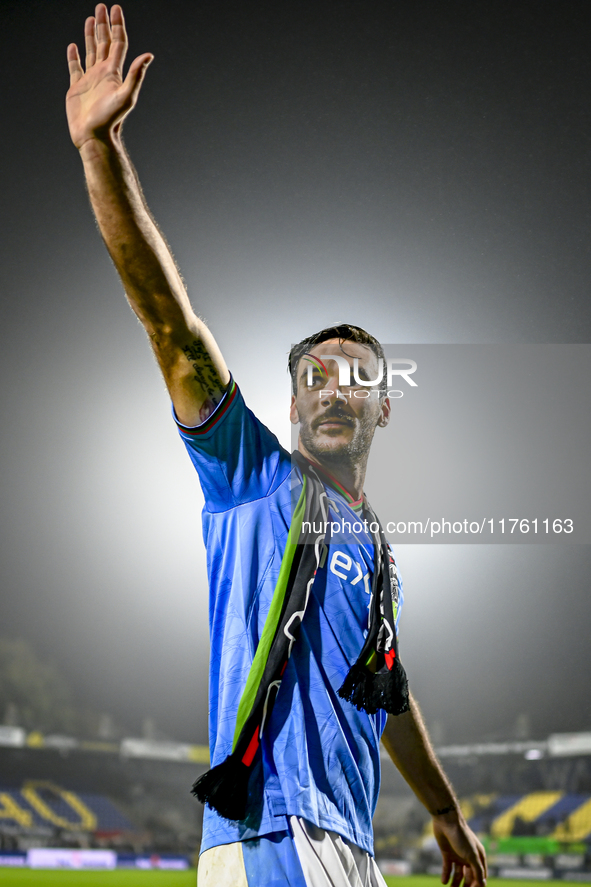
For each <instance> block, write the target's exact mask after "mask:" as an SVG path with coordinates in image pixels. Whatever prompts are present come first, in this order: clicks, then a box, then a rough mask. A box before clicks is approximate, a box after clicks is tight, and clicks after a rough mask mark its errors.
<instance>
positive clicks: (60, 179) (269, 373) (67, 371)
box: [0, 0, 591, 742]
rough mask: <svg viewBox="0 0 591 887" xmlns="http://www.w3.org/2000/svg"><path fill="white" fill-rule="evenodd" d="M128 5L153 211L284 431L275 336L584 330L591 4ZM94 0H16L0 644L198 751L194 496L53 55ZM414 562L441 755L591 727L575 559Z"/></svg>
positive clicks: (201, 602)
mask: <svg viewBox="0 0 591 887" xmlns="http://www.w3.org/2000/svg"><path fill="white" fill-rule="evenodd" d="M124 10H125V12H126V17H127V24H128V30H129V33H130V42H131V48H130V56H129V58H130V59H132V58H134V57H135V56H136V55H137V54H139V53H140V52H144V51H151V52H153V53H154V56H155V61H154V62H153V64H152V66H151V67H150V69H149V71H148V73H147V76H146V82H145V85H144V87H143V89H142V94H141V96H140V101H139V105H138V108H137V109H136V110H135V111H134V113H133V116H132V117H131V118H130V119H129V121H128V122H127V125H126V131H125V136H126V142H127V145H128V147H129V150H130V153H131V155H132V157H133V160H134V163H135V165H136V167H137V169H138V172H139V175H140V177H141V180H142V183H143V186H144V190H145V193H146V196H147V199H148V202H149V204H150V206H151V209H152V211H153V212H154V214H155V216H156V218H157V220H158V221H159V223H160V225H161V227H162V229H163V230H164V232H165V233H166V236H167V238H168V240H169V242H170V244H171V246H172V248H173V250H174V252H175V255H176V257H177V260H178V262H179V264H180V267H181V269H182V271H183V274H184V277H185V279H186V282H187V286H188V289H189V292H190V295H191V298H192V300H193V303H194V305H195V307H196V310H197V311H198V312H199V313H201V314H202V315H203V316H204V317H205V318H206V319H207V321H208V323H209V324H210V326H211V328H212V330H213V332H214V334H215V336H216V337H217V339H218V341H219V342H220V345H221V347H222V350H223V352H224V354H225V356H226V359H227V362H228V364H229V366H230V368H231V370H232V371H233V373H234V375H235V377H236V378H237V380H238V382H239V383H240V384H241V387H242V388H243V390H244V392H245V395H246V397H247V400H248V402H249V403H250V405H251V406H252V407H253V408H254V409H255V411H256V412H257V414H258V415H259V416H260V417H261V418H262V419H263V420H264V421H265V422H267V424H269V425H270V426H271V427H273V429H274V430H275V431H276V432H277V433H278V435H279V436H280V438H281V440H282V441H283V442H284V443H285V444H286V445H288V443H289V426H288V422H287V404H288V398H289V385H288V379H287V375H286V373H285V368H284V367H285V359H286V354H287V351H288V349H289V346H290V344H291V342H292V341H297V340H299V339H300V338H302V337H303V336H304V335H307V334H309V333H310V332H312V331H314V330H315V329H319V328H321V327H322V326H325V325H326V324H328V323H332V322H335V321H336V322H338V321H341V320H348V321H350V322H352V323H357V324H359V325H361V326H364V327H366V328H368V329H369V330H370V331H372V332H373V333H374V334H375V335H377V336H379V337H380V338H381V339H382V340H383V341H385V342H390V343H474V344H479V343H494V342H498V343H546V342H557V343H585V342H589V341H590V331H591V302H590V300H589V281H590V279H591V256H590V252H589V222H590V214H589V191H590V185H591V170H590V165H589V138H590V133H591V127H590V124H591V121H590V115H589V95H588V93H589V82H590V74H591V71H590V62H589V58H590V47H589V34H590V33H591V21H590V18H591V8H590V7H589V4H587V3H584V2H562V3H560V4H558V3H540V2H511V3H505V2H494V3H493V2H491V3H483V2H469V3H468V2H449V3H445V4H443V3H440V2H413V3H398V2H393V3H372V2H369V3H368V2H353V3H351V2H332V3H330V2H309V3H295V2H282V3H270V2H268V3H267V2H258V0H257V2H241V3H228V2H208V3H194V2H179V0H167V2H165V3H164V2H162V3H156V2H151V0H142V2H139V0H129V2H127V3H126V4H125V5H124ZM92 11H93V10H92V6H91V5H88V4H86V3H82V2H80V0H70V2H62V0H60V2H47V0H18V2H2V3H1V4H0V33H1V34H2V43H3V48H2V53H1V56H0V64H1V65H2V79H1V84H2V90H1V101H2V123H3V126H2V142H1V144H2V164H1V169H2V192H1V193H2V205H3V236H2V263H1V267H0V279H1V284H2V286H1V294H2V303H1V305H2V314H1V320H2V323H1V326H0V330H1V335H2V341H1V351H0V354H1V360H2V379H3V385H2V399H3V410H2V415H3V422H2V426H1V429H0V433H1V449H0V452H1V454H2V463H3V464H2V475H1V476H2V497H1V502H2V509H3V514H2V518H3V520H2V527H3V533H2V542H1V562H2V568H1V569H2V573H1V577H0V583H1V584H0V588H1V594H2V627H1V629H0V633H1V634H2V635H3V636H4V637H5V638H9V639H10V638H23V639H24V640H25V641H27V642H28V643H29V644H30V645H31V647H32V649H34V650H35V651H36V654H37V655H38V657H39V658H40V660H41V661H43V662H49V663H53V665H54V666H55V669H56V670H57V671H59V672H60V673H61V674H62V675H63V676H64V680H65V681H67V682H68V683H69V685H70V686H71V690H72V694H73V698H74V699H75V700H76V702H77V704H79V705H87V706H90V707H92V708H94V709H96V710H97V711H104V712H109V713H111V714H112V715H113V717H114V718H115V720H116V721H117V722H118V723H120V724H121V725H123V727H122V729H125V730H126V731H128V732H132V733H136V734H137V733H138V732H139V731H140V730H141V729H142V722H143V720H144V719H145V718H151V719H152V720H153V722H155V723H156V724H157V726H158V729H159V730H160V731H161V733H162V735H169V736H171V737H174V738H177V739H185V740H191V741H205V739H206V695H207V686H206V683H207V682H206V672H207V589H206V578H205V560H204V553H203V546H202V542H201V537H200V520H199V512H200V509H201V505H202V498H201V493H200V491H199V487H198V484H197V481H196V478H195V477H194V474H193V470H192V468H191V466H190V464H189V461H188V459H187V457H186V455H185V453H184V451H183V447H182V445H181V444H180V442H179V441H178V438H177V436H176V432H175V429H174V426H173V425H172V422H171V420H170V416H169V404H168V398H167V396H166V392H165V391H164V389H163V385H162V383H161V381H160V379H159V375H158V371H157V368H156V367H155V365H154V362H153V360H152V358H151V356H150V351H149V348H148V346H147V344H146V342H145V341H144V336H143V333H142V330H141V329H139V328H138V325H137V323H136V322H135V320H134V318H133V317H132V316H131V314H130V311H129V309H128V308H127V306H126V304H125V301H124V298H123V295H122V292H121V287H120V285H119V283H118V281H117V278H116V276H115V273H114V271H113V269H112V267H111V265H110V262H109V259H108V257H107V255H106V252H105V250H104V248H103V246H102V244H101V241H100V237H99V236H98V234H97V231H96V229H95V226H94V224H93V221H92V217H91V214H90V210H89V207H88V201H87V198H86V195H85V192H84V185H83V177H82V168H81V164H80V161H79V159H78V157H77V156H76V150H75V149H74V148H73V146H72V144H71V143H70V141H69V137H68V132H67V127H66V121H65V114H64V95H65V92H66V89H67V85H68V78H67V68H66V62H65V50H66V46H67V44H68V43H69V42H71V41H77V42H78V44H79V46H81V44H82V29H83V23H84V18H85V16H86V15H88V14H91V13H92ZM564 384H565V386H568V379H565V382H564ZM588 408H589V405H588V403H587V404H581V409H582V410H587V409H588ZM552 421H553V419H552V414H551V411H549V414H548V422H552ZM508 433H510V429H508ZM559 458H560V454H559V453H557V459H559ZM398 558H399V562H400V565H401V569H402V573H403V577H404V580H405V591H406V599H407V603H406V612H405V614H404V616H403V623H402V635H401V644H402V651H403V656H404V658H405V662H406V664H407V668H408V671H409V673H410V676H411V682H412V686H413V688H414V690H415V693H416V695H417V696H418V698H419V700H420V701H421V702H422V704H423V707H424V710H425V714H426V717H427V720H428V722H429V723H430V724H431V726H432V727H433V732H434V738H435V739H436V741H438V742H441V741H468V740H470V739H482V738H487V737H488V738H492V737H509V736H512V735H515V734H516V733H519V734H521V735H524V734H525V733H528V732H529V733H531V734H532V735H533V736H534V737H538V738H542V737H544V736H546V735H547V734H548V733H549V732H551V731H566V730H579V729H584V728H589V727H591V703H590V701H589V693H588V676H589V668H590V665H591V652H590V650H591V645H589V643H588V624H589V616H590V615H591V612H590V611H591V605H590V603H589V594H588V577H589V572H590V571H589V568H590V566H591V558H590V554H589V548H588V547H587V546H578V545H570V546H569V545H561V544H554V545H547V546H531V547H526V546H523V547H521V546H507V547H501V546H465V547H464V546H453V547H449V548H448V547H446V546H416V545H415V546H402V547H401V548H400V549H399V551H398ZM520 715H521V717H519V716H520ZM524 716H525V717H524ZM1 717H2V712H0V718H1Z"/></svg>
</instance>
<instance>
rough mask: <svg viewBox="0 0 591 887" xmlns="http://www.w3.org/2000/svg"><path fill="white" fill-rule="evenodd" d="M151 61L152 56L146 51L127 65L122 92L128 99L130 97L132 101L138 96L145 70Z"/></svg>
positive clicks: (152, 59)
mask: <svg viewBox="0 0 591 887" xmlns="http://www.w3.org/2000/svg"><path fill="white" fill-rule="evenodd" d="M153 61H154V56H153V55H152V54H151V53H149V52H148V53H145V54H144V55H140V56H138V57H137V58H136V59H134V60H133V62H132V63H131V65H130V66H129V71H128V72H127V77H126V78H125V80H124V81H123V92H124V93H125V95H126V97H127V98H128V99H129V98H131V99H132V102H133V103H135V101H136V99H137V97H138V93H139V91H140V88H141V85H142V82H143V79H144V76H145V74H146V71H147V70H148V67H149V66H150V65H151V64H152V62H153Z"/></svg>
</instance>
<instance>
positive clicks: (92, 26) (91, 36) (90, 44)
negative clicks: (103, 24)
mask: <svg viewBox="0 0 591 887" xmlns="http://www.w3.org/2000/svg"><path fill="white" fill-rule="evenodd" d="M84 45H85V47H86V60H85V64H86V70H87V71H88V69H89V68H92V66H93V65H94V63H95V62H96V22H95V20H94V16H93V15H91V16H90V17H89V18H87V19H86V21H85V22H84Z"/></svg>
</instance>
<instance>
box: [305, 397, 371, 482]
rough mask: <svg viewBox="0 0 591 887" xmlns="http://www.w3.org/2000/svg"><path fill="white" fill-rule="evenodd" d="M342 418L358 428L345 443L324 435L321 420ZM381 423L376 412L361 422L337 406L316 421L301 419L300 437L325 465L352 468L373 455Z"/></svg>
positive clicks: (310, 452)
mask: <svg viewBox="0 0 591 887" xmlns="http://www.w3.org/2000/svg"><path fill="white" fill-rule="evenodd" d="M330 418H332V419H338V420H339V421H347V422H350V423H351V425H352V426H353V427H355V426H356V427H355V431H354V434H353V435H352V436H351V437H350V438H349V440H347V441H343V442H342V443H336V442H331V440H330V437H328V436H327V435H326V433H324V435H322V437H321V436H320V429H321V427H322V426H321V425H320V423H321V422H325V421H326V420H327V419H330ZM376 426H377V417H376V416H375V415H371V414H369V415H366V416H364V417H363V418H362V419H361V420H359V421H358V422H357V423H356V422H355V420H353V419H351V418H350V417H349V416H348V415H347V414H345V413H343V412H341V411H340V410H339V411H336V410H334V408H333V409H331V410H329V411H328V412H327V413H325V414H324V415H322V416H321V417H319V418H317V419H315V420H314V421H312V422H303V421H302V422H301V424H300V439H301V441H302V443H303V444H304V446H305V448H306V450H307V451H308V453H309V454H310V455H311V456H313V457H314V458H315V459H317V460H318V461H319V462H320V463H321V464H323V465H327V466H328V465H330V466H334V467H337V466H342V467H347V468H352V467H353V466H355V465H359V464H360V463H361V464H365V463H366V462H367V458H368V456H369V450H370V448H371V442H372V440H373V436H374V432H375V430H376Z"/></svg>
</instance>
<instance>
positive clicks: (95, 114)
mask: <svg viewBox="0 0 591 887" xmlns="http://www.w3.org/2000/svg"><path fill="white" fill-rule="evenodd" d="M84 38H85V44H86V64H85V68H86V70H84V69H83V67H82V64H81V62H80V56H79V54H78V48H77V46H76V44H74V43H72V44H70V46H68V66H69V69H70V89H69V90H68V94H67V96H66V111H67V116H68V125H69V128H70V135H71V137H72V141H73V142H74V144H75V145H76V147H77V148H78V150H79V152H80V156H81V158H82V162H83V164H84V172H85V175H86V182H87V185H88V193H89V196H90V202H91V204H92V208H93V211H94V214H95V216H96V219H97V222H98V225H99V228H100V231H101V234H102V236H103V239H104V241H105V244H106V246H107V249H108V251H109V253H110V255H111V258H112V260H113V262H114V264H115V267H116V269H117V271H118V273H119V276H120V277H121V280H122V282H123V286H124V288H125V293H126V295H127V298H128V301H129V304H130V305H131V307H132V308H133V310H134V311H135V313H136V314H137V316H138V318H139V319H140V321H141V322H142V324H143V325H144V327H145V329H146V332H147V333H148V336H149V338H150V341H151V343H152V347H153V349H154V352H155V354H156V358H157V360H158V363H159V365H160V368H161V370H162V373H163V375H164V380H165V382H166V385H167V387H168V390H169V392H170V395H171V398H172V401H173V403H174V406H175V410H176V413H177V416H178V418H179V419H180V421H181V422H182V423H183V424H185V425H197V424H199V423H200V422H203V421H204V420H205V419H206V418H207V417H208V416H209V414H210V413H211V412H212V410H213V409H214V408H215V406H216V405H217V404H218V403H219V401H220V399H221V397H222V396H223V393H224V391H225V389H226V387H227V385H228V382H229V380H230V374H229V372H228V368H227V367H226V364H225V363H224V359H223V357H222V355H221V352H220V350H219V348H218V346H217V343H216V341H215V339H214V338H213V336H212V335H211V333H210V331H209V330H208V329H207V327H206V326H205V324H204V323H203V321H201V320H200V319H199V318H198V317H197V316H196V315H195V313H194V311H193V309H192V307H191V304H190V302H189V298H188V296H187V292H186V289H185V287H184V284H183V281H182V279H181V276H180V274H179V271H178V269H177V267H176V264H175V261H174V259H173V256H172V254H171V252H170V249H169V247H168V245H167V244H166V241H165V239H164V237H163V236H162V234H161V233H160V231H159V229H158V226H157V225H156V223H155V221H154V219H153V218H152V216H151V214H150V211H149V210H148V207H147V205H146V202H145V200H144V197H143V194H142V190H141V187H140V184H139V181H138V178H137V175H136V173H135V170H134V168H133V166H132V164H131V161H130V159H129V157H128V155H127V152H126V151H125V148H124V146H123V142H122V139H121V127H122V124H123V121H124V119H125V117H126V116H127V115H128V114H129V112H130V111H131V110H132V108H133V107H134V106H135V104H136V102H137V99H138V95H139V92H140V89H141V85H142V81H143V79H144V75H145V72H146V69H147V68H148V65H149V64H150V62H151V61H152V59H153V56H152V55H150V53H144V54H143V55H140V56H138V57H137V58H136V59H135V60H134V61H133V62H132V64H131V65H130V68H129V71H128V73H127V76H126V77H125V79H123V62H124V60H125V55H126V53H127V34H126V30H125V22H124V19H123V11H122V9H121V7H120V6H113V7H112V9H111V15H110V20H109V14H108V11H107V7H106V6H105V5H104V3H99V4H98V6H97V7H96V17H90V18H88V19H87V20H86V24H85V27H84Z"/></svg>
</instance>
